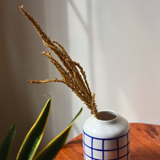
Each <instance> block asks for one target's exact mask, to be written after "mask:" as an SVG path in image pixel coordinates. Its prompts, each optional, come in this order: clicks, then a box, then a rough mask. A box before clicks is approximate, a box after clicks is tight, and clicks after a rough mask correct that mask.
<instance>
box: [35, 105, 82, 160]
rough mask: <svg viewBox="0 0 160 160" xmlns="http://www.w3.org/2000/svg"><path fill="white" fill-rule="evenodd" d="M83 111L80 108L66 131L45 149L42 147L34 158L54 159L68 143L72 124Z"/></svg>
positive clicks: (41, 159) (40, 159)
mask: <svg viewBox="0 0 160 160" xmlns="http://www.w3.org/2000/svg"><path fill="white" fill-rule="evenodd" d="M81 112H82V108H81V109H80V111H79V112H78V114H77V115H76V116H75V117H74V119H73V120H72V121H71V123H70V124H69V126H68V127H67V128H66V129H65V130H64V131H62V132H61V133H60V134H59V135H58V136H57V137H56V138H54V139H53V140H52V141H51V142H50V143H49V144H48V145H47V146H46V147H45V148H44V149H42V150H41V151H40V152H39V153H38V154H37V155H36V156H35V158H34V159H33V160H53V159H54V158H55V157H56V155H57V153H58V152H59V151H60V149H61V148H62V147H63V146H64V144H65V143H66V140H67V137H68V135H69V132H70V130H71V128H72V125H73V123H74V122H75V121H76V119H77V118H78V117H79V115H80V114H81Z"/></svg>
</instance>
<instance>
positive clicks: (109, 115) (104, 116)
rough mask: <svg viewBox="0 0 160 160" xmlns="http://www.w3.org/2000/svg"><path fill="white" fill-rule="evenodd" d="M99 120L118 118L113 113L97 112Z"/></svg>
mask: <svg viewBox="0 0 160 160" xmlns="http://www.w3.org/2000/svg"><path fill="white" fill-rule="evenodd" d="M99 115H100V117H101V120H108V121H110V120H115V119H116V118H117V117H118V114H117V113H116V112H114V111H99Z"/></svg>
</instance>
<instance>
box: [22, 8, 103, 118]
mask: <svg viewBox="0 0 160 160" xmlns="http://www.w3.org/2000/svg"><path fill="white" fill-rule="evenodd" d="M20 11H21V12H22V13H23V14H24V15H25V16H26V17H27V18H28V19H29V21H30V22H31V23H32V24H33V26H34V28H35V29H36V31H37V32H38V34H39V35H40V37H41V38H42V40H43V42H44V44H45V46H47V47H48V48H50V49H51V50H52V51H53V52H54V53H55V54H56V55H57V57H58V58H59V59H60V61H61V62H62V64H63V66H62V65H61V64H60V63H59V62H58V61H57V60H55V59H54V58H53V57H52V55H51V53H50V52H49V50H47V53H46V52H42V54H43V55H44V56H46V57H47V58H48V59H49V60H50V61H51V62H52V63H53V64H54V66H55V67H56V69H57V70H58V71H59V73H60V74H61V77H62V79H61V80H59V79H57V78H55V79H45V80H30V81H29V83H32V84H42V83H48V82H61V83H64V84H65V85H67V86H68V87H69V88H70V89H71V90H72V91H73V92H74V93H75V94H76V95H77V96H78V97H79V98H80V99H81V100H82V101H83V102H84V103H85V104H86V105H87V107H88V108H89V109H90V110H91V114H94V116H95V117H96V118H97V119H100V116H99V114H98V111H97V105H96V103H95V94H94V93H93V94H92V93H91V91H90V88H89V85H88V82H87V80H86V75H85V72H84V70H83V68H82V67H81V66H80V64H79V63H77V62H75V61H73V60H72V59H71V58H70V56H69V55H68V54H67V52H66V51H65V49H64V47H63V46H62V45H61V44H59V43H58V42H55V41H51V39H50V38H49V37H48V36H47V35H46V34H45V33H44V32H43V31H42V29H41V27H40V25H39V24H38V23H37V22H36V20H35V19H34V18H33V17H32V16H31V15H30V14H29V13H28V12H27V11H25V10H24V9H23V6H21V7H20Z"/></svg>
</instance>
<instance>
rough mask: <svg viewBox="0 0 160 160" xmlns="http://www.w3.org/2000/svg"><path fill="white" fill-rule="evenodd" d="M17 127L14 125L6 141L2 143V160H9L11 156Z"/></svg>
mask: <svg viewBox="0 0 160 160" xmlns="http://www.w3.org/2000/svg"><path fill="white" fill-rule="evenodd" d="M15 132H16V127H15V125H12V126H11V127H10V129H9V130H8V132H7V134H6V137H5V139H4V140H3V142H2V145H1V147H0V159H1V160H7V159H8V156H9V152H10V149H11V146H12V143H13V139H14V136H15Z"/></svg>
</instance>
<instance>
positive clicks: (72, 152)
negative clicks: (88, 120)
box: [56, 123, 160, 160]
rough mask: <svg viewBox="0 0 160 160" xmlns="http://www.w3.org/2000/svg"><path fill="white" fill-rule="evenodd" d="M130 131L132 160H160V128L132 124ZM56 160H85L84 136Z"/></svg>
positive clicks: (67, 146)
mask: <svg viewBox="0 0 160 160" xmlns="http://www.w3.org/2000/svg"><path fill="white" fill-rule="evenodd" d="M130 131H131V157H130V160H160V126H158V125H149V124H142V123H130ZM56 160H84V158H83V148H82V134H81V135H79V136H78V137H76V138H74V139H72V140H71V141H70V142H69V143H67V144H66V145H65V146H64V147H63V148H62V149H61V151H60V152H59V153H58V155H57V157H56Z"/></svg>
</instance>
